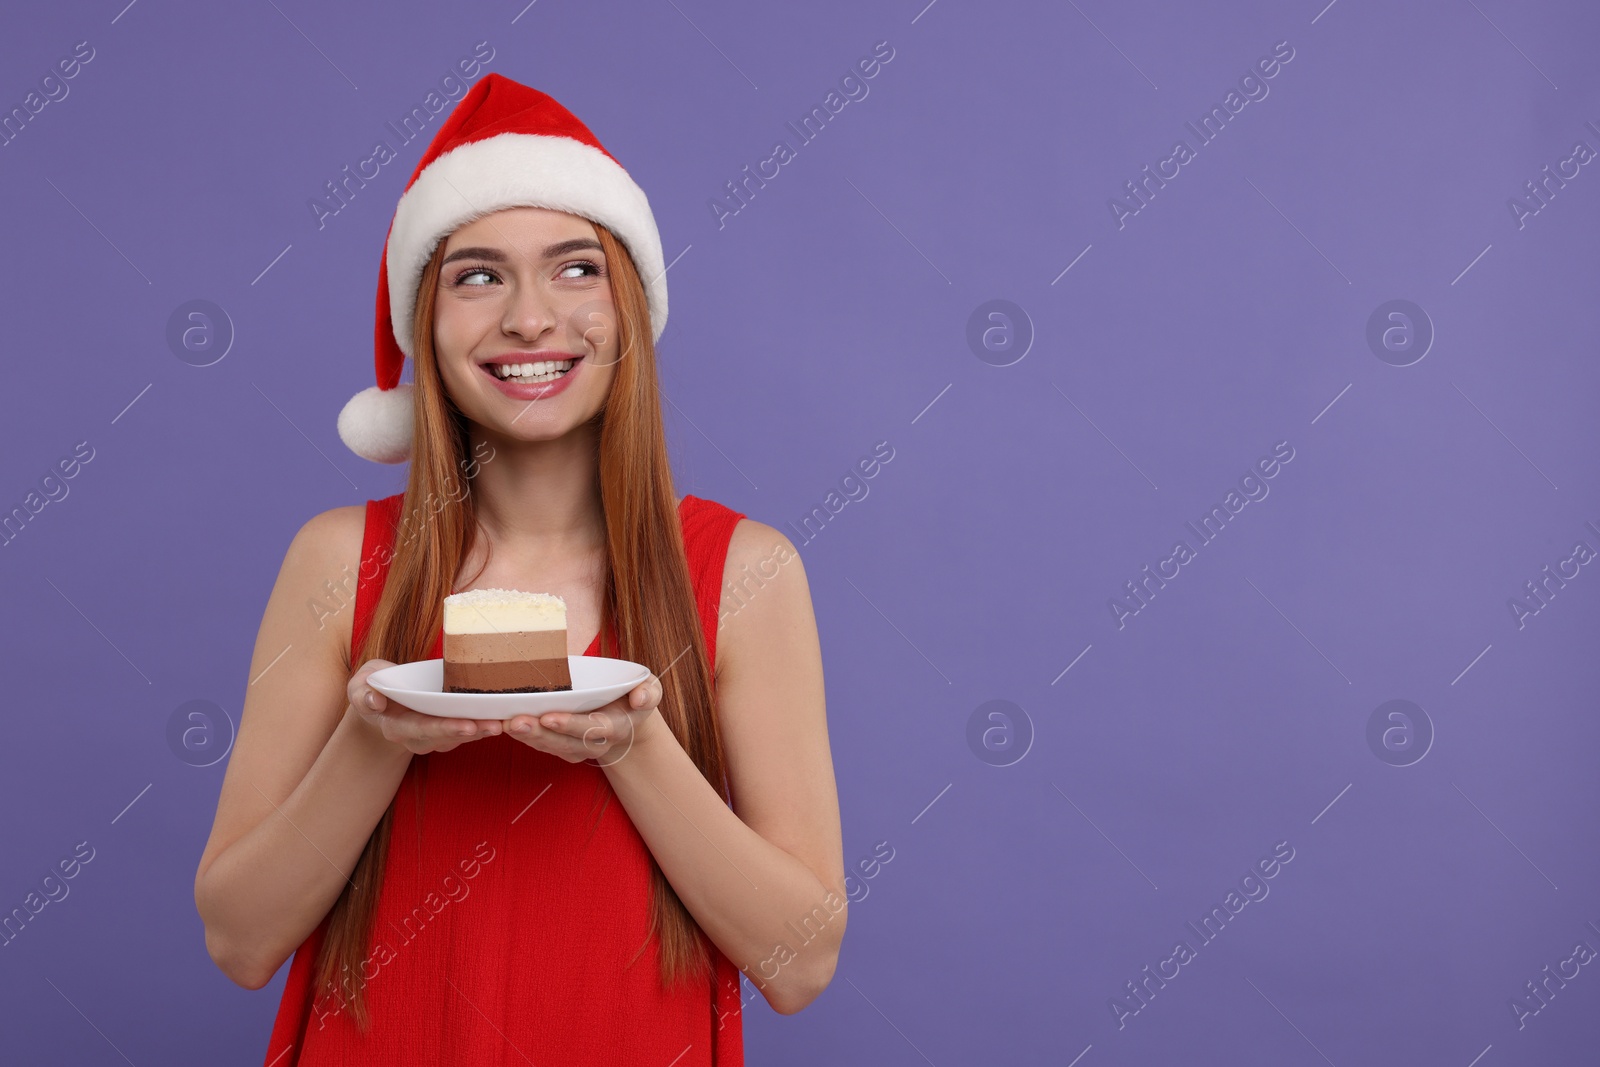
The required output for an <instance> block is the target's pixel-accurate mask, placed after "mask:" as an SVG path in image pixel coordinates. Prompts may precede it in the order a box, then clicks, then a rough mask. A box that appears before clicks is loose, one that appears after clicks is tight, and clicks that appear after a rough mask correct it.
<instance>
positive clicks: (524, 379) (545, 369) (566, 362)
mask: <svg viewBox="0 0 1600 1067" xmlns="http://www.w3.org/2000/svg"><path fill="white" fill-rule="evenodd" d="M478 366H479V368H480V369H481V370H482V371H483V373H484V374H486V375H488V377H489V380H490V381H492V382H494V386H495V388H496V389H498V390H500V392H502V393H504V394H505V395H506V396H508V397H511V398H512V399H513V400H545V399H548V398H550V397H553V396H555V395H556V394H558V393H560V392H562V391H563V390H565V389H566V388H567V386H568V385H570V384H571V383H572V381H573V380H574V379H576V378H577V377H578V376H579V374H580V372H581V371H582V369H583V357H582V356H574V357H571V358H568V359H547V360H532V361H528V362H524V363H506V362H494V363H480V364H479V365H478Z"/></svg>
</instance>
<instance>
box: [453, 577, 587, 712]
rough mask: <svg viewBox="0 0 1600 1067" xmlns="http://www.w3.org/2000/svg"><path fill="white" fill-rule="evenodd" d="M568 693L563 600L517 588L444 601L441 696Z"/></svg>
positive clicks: (455, 596) (472, 591) (481, 591)
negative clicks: (563, 691)
mask: <svg viewBox="0 0 1600 1067" xmlns="http://www.w3.org/2000/svg"><path fill="white" fill-rule="evenodd" d="M571 688H572V675H571V674H570V673H569V672H568V670H567V602H566V601H565V600H562V599H561V598H560V597H558V596H556V595H554V594H552V593H524V592H522V591H521V590H519V589H470V590H468V591H467V592H465V593H453V594H451V595H450V596H447V597H445V598H444V691H445V692H446V693H549V692H554V691H557V690H563V689H571Z"/></svg>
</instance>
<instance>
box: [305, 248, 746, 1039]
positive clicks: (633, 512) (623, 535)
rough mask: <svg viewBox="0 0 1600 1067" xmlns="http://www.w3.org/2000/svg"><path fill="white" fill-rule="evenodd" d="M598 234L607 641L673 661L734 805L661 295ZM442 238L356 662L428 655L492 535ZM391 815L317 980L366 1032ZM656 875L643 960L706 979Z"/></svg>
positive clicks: (701, 940)
mask: <svg viewBox="0 0 1600 1067" xmlns="http://www.w3.org/2000/svg"><path fill="white" fill-rule="evenodd" d="M595 230H596V232H597V234H598V237H599V240H600V244H601V247H602V249H603V250H604V252H605V261H606V265H607V271H608V272H609V274H610V278H611V295H612V301H613V305H614V308H615V315H616V325H615V328H616V330H617V340H618V345H619V351H620V352H621V353H622V356H621V358H620V359H619V361H618V363H617V367H616V375H615V378H614V380H613V382H612V385H611V392H610V395H609V396H608V397H607V398H606V402H605V406H604V407H603V409H602V410H601V412H600V413H599V415H597V416H596V418H597V419H598V420H599V422H600V452H599V481H600V485H599V490H600V499H601V505H602V510H603V512H604V517H605V541H606V552H605V556H606V559H605V579H604V593H603V596H602V601H601V619H600V634H601V647H600V653H601V655H604V656H612V657H616V658H620V659H627V660H632V661H634V662H636V663H643V664H647V665H649V666H650V667H651V669H652V670H655V671H657V672H658V673H659V672H661V671H663V670H666V673H665V674H662V675H661V676H660V677H661V685H662V697H661V705H660V712H661V716H662V718H663V719H664V720H665V722H666V723H667V725H668V726H669V727H670V728H671V730H672V732H673V733H674V734H675V735H676V736H677V739H678V741H679V743H680V744H682V746H683V748H684V751H685V752H687V753H688V754H689V758H690V759H692V760H693V761H694V764H695V766H696V767H698V768H699V769H700V773H701V774H703V775H705V778H706V780H707V781H709V782H710V783H711V785H712V787H713V788H715V789H716V791H717V792H718V794H720V795H721V796H722V797H723V799H724V801H727V800H728V799H729V791H728V785H727V775H726V765H725V761H724V754H723V748H722V740H721V736H720V734H719V732H718V730H717V722H716V716H715V710H714V700H715V691H714V689H713V687H712V678H711V667H710V662H709V657H708V655H707V651H706V644H705V635H704V633H703V632H702V630H701V628H700V620H699V613H698V610H697V608H696V605H695V600H694V590H693V586H692V585H691V582H690V578H689V567H688V560H687V558H686V556H685V554H684V546H683V534H682V530H681V528H680V526H679V523H678V509H677V497H676V495H675V493H674V491H673V485H672V471H671V468H670V466H669V465H668V462H667V446H666V435H665V432H664V430H663V426H662V417H661V390H660V384H659V382H658V380H657V376H656V360H655V345H654V343H653V340H652V338H651V329H650V315H649V306H648V303H647V301H646V298H645V291H644V285H643V283H642V282H641V280H640V278H639V273H638V268H637V267H636V266H635V264H634V262H633V258H632V257H631V256H630V255H629V254H628V251H627V248H626V247H625V246H624V245H623V244H622V242H621V241H620V240H619V239H617V237H616V236H615V235H613V234H612V233H611V231H610V230H608V229H607V228H606V227H604V226H601V225H600V224H599V223H595ZM444 248H445V242H444V241H443V240H441V241H440V242H439V245H438V247H437V248H436V249H435V250H434V253H433V256H432V258H431V259H430V260H429V261H428V264H427V267H426V268H425V269H424V270H423V273H422V280H421V282H420V284H419V286H418V291H417V302H416V307H417V311H416V321H415V332H414V335H413V343H414V345H413V349H412V351H413V352H414V353H415V354H416V355H415V371H414V375H413V377H414V381H413V386H412V388H413V392H412V396H413V398H414V399H413V404H414V410H413V416H412V418H413V423H412V426H413V434H412V453H411V461H410V471H409V475H408V477H407V482H406V491H405V500H404V507H403V511H402V518H401V521H400V528H399V530H398V531H397V534H396V538H395V548H394V556H393V559H392V560H391V562H390V564H389V572H388V577H387V579H386V582H385V584H384V587H383V592H382V595H381V596H380V597H379V599H378V602H377V605H376V607H375V610H374V614H373V616H372V619H371V623H370V625H369V627H368V629H367V632H366V634H365V638H364V640H363V641H362V642H361V647H360V648H359V649H355V650H354V653H355V654H354V656H353V657H352V659H351V666H352V667H356V666H359V665H360V664H362V663H365V662H366V661H368V660H370V659H386V660H391V661H393V662H395V663H408V662H411V661H414V660H420V659H424V658H426V657H427V656H428V654H429V653H430V652H431V651H432V649H433V643H434V639H435V636H436V635H437V633H438V630H439V627H440V625H441V623H442V617H443V610H444V609H443V600H444V598H445V596H446V595H447V594H449V593H452V592H455V589H454V588H453V585H454V582H455V578H456V576H457V574H458V573H459V571H460V569H461V566H462V562H463V560H464V559H466V558H467V555H468V553H469V552H470V550H471V548H472V545H473V542H474V538H475V537H476V536H477V533H478V524H477V518H476V513H475V510H474V498H473V495H472V493H471V492H470V491H467V489H466V487H464V486H463V485H462V484H461V481H460V474H459V472H461V471H463V470H468V469H469V467H470V461H471V459H472V457H469V456H468V449H469V443H468V438H467V420H466V418H465V416H463V415H462V414H461V412H460V411H459V410H458V409H457V408H456V407H455V405H454V403H453V402H452V401H451V400H450V397H449V396H448V395H447V394H446V392H445V389H444V383H443V380H442V379H441V378H440V375H439V365H438V359H437V354H436V353H435V351H434V345H433V320H434V297H435V293H436V291H437V286H438V279H439V271H440V261H441V260H442V259H443V258H444ZM436 509H437V510H436ZM470 581H471V580H468V581H466V582H463V585H467V584H470ZM613 628H614V632H615V635H616V638H617V642H618V647H616V648H614V649H611V648H608V640H607V639H608V637H609V636H610V634H611V632H612V630H613ZM669 664H670V665H671V667H670V670H668V669H667V667H668V665H669ZM418 758H423V757H418ZM444 758H449V757H448V756H447V755H446V756H445V757H444ZM604 795H605V797H606V802H607V803H609V798H610V796H611V795H612V794H611V791H610V790H609V789H606V790H604ZM601 810H602V811H603V810H604V808H603V806H602V808H601ZM393 819H394V802H393V801H391V802H390V804H389V808H388V809H387V810H386V811H385V812H384V814H383V816H382V817H381V818H380V819H379V820H378V824H377V826H376V827H374V828H373V831H372V835H371V837H370V838H368V840H367V844H366V847H365V848H364V849H363V850H362V853H361V858H360V859H359V860H358V861H357V863H356V867H355V870H354V871H353V872H352V873H351V876H350V879H349V882H348V884H346V886H345V887H344V890H343V892H342V893H341V894H340V895H339V899H338V900H337V901H335V903H334V905H333V908H332V910H331V911H330V912H329V914H328V918H327V924H328V926H327V931H326V933H325V935H324V937H323V942H322V947H321V951H320V952H319V953H318V956H317V962H316V968H315V979H314V982H315V985H314V989H315V990H316V991H317V992H318V993H319V994H327V995H331V996H334V997H335V998H337V999H338V1001H339V1002H340V1003H341V1004H342V1005H344V1006H347V1007H348V1008H349V1009H350V1011H351V1015H352V1017H353V1018H354V1020H355V1022H356V1024H357V1026H358V1027H359V1028H360V1029H361V1030H362V1031H365V1030H367V1029H368V1028H369V1027H370V1018H369V1012H368V1008H367V1004H366V1000H365V996H364V986H365V983H364V982H363V981H362V980H361V979H360V977H359V968H360V966H361V963H362V961H363V960H365V959H366V958H367V954H368V951H369V948H370V942H371V939H372V934H373V926H374V924H375V920H376V916H377V904H378V894H379V888H380V886H381V884H382V880H383V869H384V862H385V857H386V855H387V852H388V844H389V832H390V827H391V825H392V823H393ZM650 882H651V893H650V926H649V931H648V933H647V935H646V939H645V941H644V942H643V943H641V944H640V946H639V951H638V952H636V953H635V954H634V957H633V958H634V959H635V960H637V959H638V957H639V953H641V952H643V951H644V950H645V948H646V947H647V946H648V944H649V941H650V939H651V938H657V939H658V940H659V959H660V967H661V980H662V983H663V985H665V986H669V987H670V986H671V985H673V984H675V983H677V982H682V981H689V980H692V979H697V978H701V977H705V976H706V975H707V973H708V969H709V966H710V962H711V961H710V954H709V952H708V950H707V943H706V939H705V934H704V932H703V931H701V930H700V928H699V924H698V923H696V922H695V921H694V917H693V916H691V915H690V914H689V911H688V909H687V908H685V907H684V906H683V902H682V901H681V900H680V899H679V898H678V895H677V893H676V892H674V891H673V889H672V886H671V884H670V883H668V881H667V879H666V877H665V875H663V874H662V872H661V868H660V866H659V865H657V864H656V862H655V859H654V857H652V858H651V861H650Z"/></svg>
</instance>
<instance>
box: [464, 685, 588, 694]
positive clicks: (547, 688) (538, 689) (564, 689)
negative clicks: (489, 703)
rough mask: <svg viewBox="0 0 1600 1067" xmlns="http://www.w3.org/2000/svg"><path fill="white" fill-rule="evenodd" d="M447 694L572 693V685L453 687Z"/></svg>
mask: <svg viewBox="0 0 1600 1067" xmlns="http://www.w3.org/2000/svg"><path fill="white" fill-rule="evenodd" d="M445 692H446V693H570V692H572V686H570V685H523V686H518V687H517V688H515V689H468V688H466V687H464V686H459V685H452V686H450V687H449V688H448V689H446V690H445Z"/></svg>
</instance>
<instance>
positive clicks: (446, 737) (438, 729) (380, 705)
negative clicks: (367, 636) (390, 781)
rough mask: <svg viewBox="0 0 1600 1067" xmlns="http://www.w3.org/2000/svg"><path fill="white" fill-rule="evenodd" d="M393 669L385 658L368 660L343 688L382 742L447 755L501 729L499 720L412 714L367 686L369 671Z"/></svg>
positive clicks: (501, 725)
mask: <svg viewBox="0 0 1600 1067" xmlns="http://www.w3.org/2000/svg"><path fill="white" fill-rule="evenodd" d="M393 666H395V664H393V663H391V662H390V661H388V660H386V659H369V660H367V662H365V663H363V664H362V665H361V669H360V670H358V671H356V673H355V674H354V675H353V676H351V678H350V683H349V685H348V686H346V689H345V691H346V694H347V695H348V697H349V699H350V706H351V707H353V708H355V709H356V711H357V713H359V714H360V716H361V719H362V721H363V722H365V723H366V725H367V727H368V728H369V729H370V730H372V732H373V733H374V734H377V735H379V736H381V737H383V738H384V740H386V741H390V742H392V743H394V744H397V745H400V746H402V747H404V748H406V749H409V750H410V751H411V752H412V753H414V754H416V755H419V756H420V755H426V754H427V753H430V752H449V751H450V750H451V749H453V748H455V747H456V746H458V745H462V744H465V743H466V742H468V741H473V740H476V739H478V738H480V737H493V736H494V735H495V734H498V733H500V731H501V729H502V728H503V727H504V723H502V722H501V721H500V720H499V719H456V718H450V717H447V716H443V715H429V714H427V713H425V712H421V711H415V710H413V709H411V708H408V707H406V706H405V705H403V704H401V703H399V702H398V701H394V700H390V699H389V698H388V697H386V696H384V695H383V694H382V693H380V692H378V691H377V690H376V689H374V688H372V687H371V686H370V685H368V684H367V677H368V676H369V675H370V674H372V672H373V671H377V670H382V669H383V668H384V667H393Z"/></svg>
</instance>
